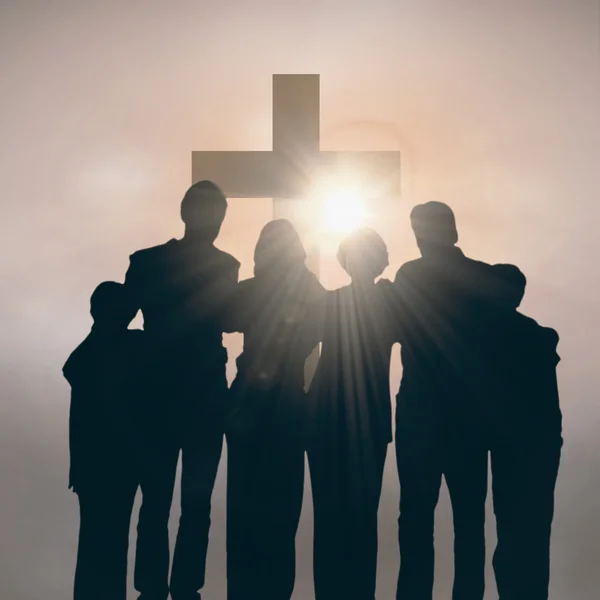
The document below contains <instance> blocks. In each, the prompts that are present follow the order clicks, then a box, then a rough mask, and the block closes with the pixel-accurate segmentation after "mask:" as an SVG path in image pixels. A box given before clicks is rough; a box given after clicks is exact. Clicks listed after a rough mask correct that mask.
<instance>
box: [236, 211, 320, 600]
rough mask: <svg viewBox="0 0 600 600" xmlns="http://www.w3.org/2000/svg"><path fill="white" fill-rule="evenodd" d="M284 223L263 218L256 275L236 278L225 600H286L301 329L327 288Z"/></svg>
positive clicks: (298, 492) (298, 500) (300, 434)
mask: <svg viewBox="0 0 600 600" xmlns="http://www.w3.org/2000/svg"><path fill="white" fill-rule="evenodd" d="M305 260H306V254H305V251H304V248H303V247H302V244H301V242H300V239H299V237H298V235H297V233H296V231H295V230H294V228H293V227H292V225H291V224H290V223H289V222H288V221H284V220H278V221H272V222H271V223H269V224H267V225H266V226H265V227H264V229H263V230H262V232H261V235H260V238H259V241H258V244H257V246H256V250H255V254H254V263H255V266H254V277H253V278H252V279H248V280H246V281H242V282H241V283H240V284H239V288H238V293H237V298H236V310H235V313H234V315H233V318H234V323H235V325H234V326H233V328H234V329H236V330H237V331H241V332H242V333H243V334H244V350H243V352H242V354H241V355H240V357H239V358H238V361H237V366H238V374H237V377H236V379H235V381H234V383H233V386H232V390H231V391H232V401H233V405H232V409H231V412H230V416H229V419H228V423H227V451H228V471H227V597H228V599H229V600H247V599H249V598H257V599H259V598H260V599H261V600H289V599H290V598H291V596H292V592H293V589H294V580H295V570H296V552H295V537H296V531H297V528H298V521H299V518H300V511H301V508H302V496H303V490H304V450H305V439H304V427H303V424H304V423H305V422H306V402H305V393H304V366H305V362H306V358H307V356H308V354H309V353H310V351H311V350H312V348H310V347H309V344H307V342H306V339H305V336H304V335H303V331H304V328H305V322H306V318H307V314H308V310H309V308H310V307H311V306H312V305H313V304H314V303H315V302H316V301H317V300H318V299H319V298H320V297H321V296H322V295H323V294H324V293H325V291H324V290H323V288H322V287H321V285H320V284H319V282H318V280H317V278H316V276H315V275H314V274H313V273H311V272H310V271H309V270H308V269H307V267H306V266H305Z"/></svg>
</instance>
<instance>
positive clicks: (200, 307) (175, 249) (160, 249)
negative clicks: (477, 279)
mask: <svg viewBox="0 0 600 600" xmlns="http://www.w3.org/2000/svg"><path fill="white" fill-rule="evenodd" d="M239 267H240V264H239V262H238V261H237V260H236V259H235V258H233V257H232V256H231V255H229V254H227V253H226V252H223V251H221V250H219V249H218V248H216V247H215V246H214V245H213V244H212V243H210V242H204V243H193V244H192V243H189V242H188V241H186V240H185V239H184V240H175V239H173V240H170V241H169V242H167V243H166V244H163V245H161V246H156V247H154V248H148V249H146V250H140V251H138V252H136V253H135V254H133V255H132V256H131V259H130V266H129V270H128V271H127V275H126V277H125V285H126V287H127V289H128V292H129V294H130V296H131V298H132V300H133V302H134V303H135V305H136V307H139V308H140V309H141V311H142V313H143V316H144V330H145V331H146V332H147V333H148V335H149V336H150V338H151V339H152V341H153V343H157V342H158V343H159V344H161V345H162V346H163V347H164V348H165V349H168V350H169V351H171V350H173V349H175V348H182V347H184V348H185V351H186V352H189V351H190V350H195V352H194V355H195V357H196V358H197V357H198V356H199V355H200V356H202V357H203V359H204V360H205V361H206V362H205V363H204V364H210V363H211V362H213V361H214V360H217V361H218V362H220V363H222V364H225V363H226V362H227V355H226V352H225V349H224V347H223V336H222V334H223V331H225V330H230V329H229V326H228V318H229V316H230V315H229V310H230V302H231V298H232V296H233V294H234V292H235V288H236V285H237V280H238V271H239Z"/></svg>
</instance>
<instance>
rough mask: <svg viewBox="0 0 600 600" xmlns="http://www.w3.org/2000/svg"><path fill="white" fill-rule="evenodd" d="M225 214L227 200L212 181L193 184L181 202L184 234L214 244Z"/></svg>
mask: <svg viewBox="0 0 600 600" xmlns="http://www.w3.org/2000/svg"><path fill="white" fill-rule="evenodd" d="M226 212H227V198H226V197H225V194H224V193H223V192H222V190H221V189H220V188H219V187H218V186H217V185H216V184H214V183H213V182H212V181H199V182H198V183H195V184H194V185H193V186H192V187H191V188H190V189H189V190H188V191H187V192H186V193H185V196H184V197H183V200H182V201H181V220H182V221H183V222H184V223H185V229H186V234H188V233H192V234H194V235H196V236H198V237H202V238H205V239H206V240H207V241H210V242H214V241H215V240H216V239H217V236H218V235H219V231H220V230H221V225H222V224H223V221H224V220H225V214H226Z"/></svg>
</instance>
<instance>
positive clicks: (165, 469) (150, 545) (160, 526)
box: [134, 445, 179, 600]
mask: <svg viewBox="0 0 600 600" xmlns="http://www.w3.org/2000/svg"><path fill="white" fill-rule="evenodd" d="M155 456H156V459H155V460H152V461H149V462H151V464H149V465H148V467H147V468H146V470H145V473H144V474H143V477H142V480H141V488H142V506H141V507H140V514H139V520H138V527H137V533H138V537H137V546H136V556H135V577H134V579H135V589H136V590H137V591H138V592H140V599H141V600H166V598H167V596H168V595H169V562H170V560H169V559H170V555H169V515H170V514H171V503H172V501H173V488H174V486H175V476H176V473H177V462H178V460H179V448H178V447H177V446H175V445H172V446H171V447H166V446H165V447H164V448H163V449H162V451H158V452H157V453H156V454H155Z"/></svg>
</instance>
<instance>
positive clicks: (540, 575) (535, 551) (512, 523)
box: [492, 447, 560, 600]
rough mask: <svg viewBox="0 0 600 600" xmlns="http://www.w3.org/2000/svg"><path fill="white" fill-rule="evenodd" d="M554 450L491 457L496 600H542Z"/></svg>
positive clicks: (546, 580)
mask: <svg viewBox="0 0 600 600" xmlns="http://www.w3.org/2000/svg"><path fill="white" fill-rule="evenodd" d="M559 463H560V449H559V448H558V447H540V448H536V449H535V450H530V451H525V450H521V451H516V450H515V449H514V447H513V448H510V449H508V448H500V449H495V451H493V452H492V490H493V495H494V512H495V513H496V528H497V532H498V543H497V546H496V551H495V552H494V559H493V564H494V571H495V574H496V584H497V587H498V592H499V595H500V599H501V600H547V598H548V587H549V580H550V535H551V528H552V519H553V516H554V488H555V484H556V477H557V474H558V466H559Z"/></svg>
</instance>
